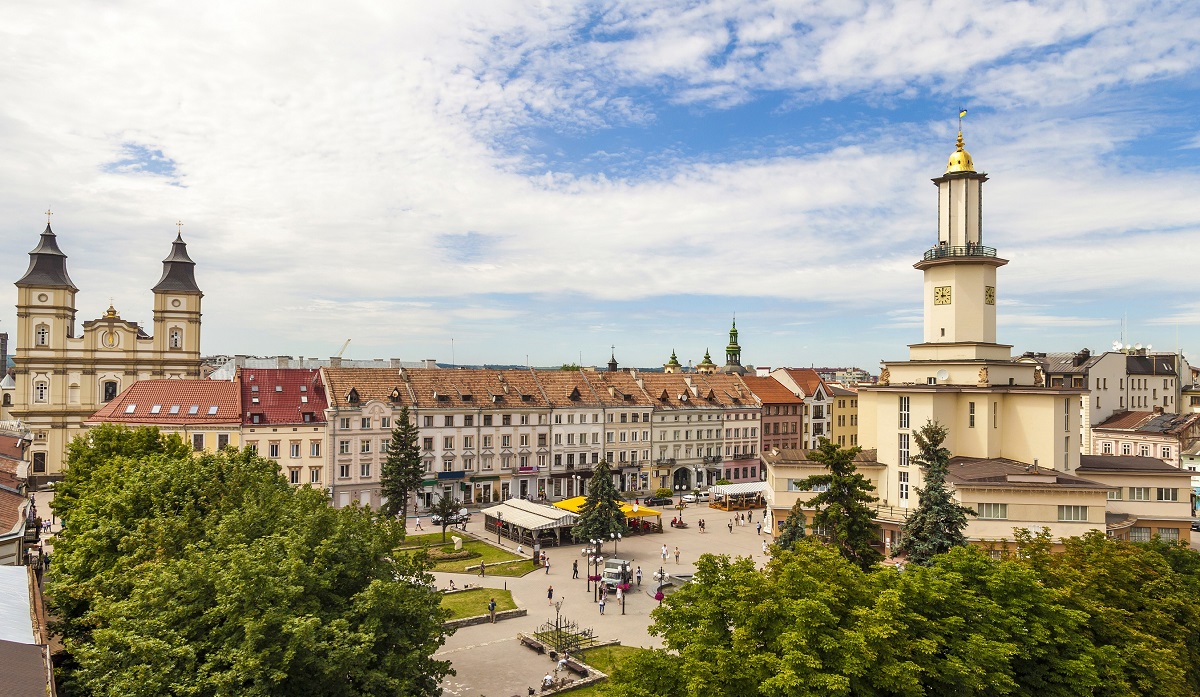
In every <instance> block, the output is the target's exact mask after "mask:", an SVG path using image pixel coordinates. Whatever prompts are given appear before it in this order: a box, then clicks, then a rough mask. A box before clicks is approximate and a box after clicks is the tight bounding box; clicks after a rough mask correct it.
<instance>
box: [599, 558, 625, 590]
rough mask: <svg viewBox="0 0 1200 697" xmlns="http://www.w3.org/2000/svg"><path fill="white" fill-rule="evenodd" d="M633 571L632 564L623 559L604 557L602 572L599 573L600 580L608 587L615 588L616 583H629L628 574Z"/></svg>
mask: <svg viewBox="0 0 1200 697" xmlns="http://www.w3.org/2000/svg"><path fill="white" fill-rule="evenodd" d="M632 573H633V565H632V564H630V563H629V562H628V561H626V560H624V559H605V560H604V572H603V573H602V574H600V580H601V582H602V583H604V585H606V586H608V587H609V588H610V589H612V588H616V587H617V584H618V583H629V579H630V575H631V574H632Z"/></svg>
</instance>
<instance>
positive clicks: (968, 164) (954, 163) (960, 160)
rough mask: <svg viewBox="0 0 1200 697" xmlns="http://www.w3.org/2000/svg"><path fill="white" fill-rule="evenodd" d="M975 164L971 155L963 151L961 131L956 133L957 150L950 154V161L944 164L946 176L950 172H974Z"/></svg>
mask: <svg viewBox="0 0 1200 697" xmlns="http://www.w3.org/2000/svg"><path fill="white" fill-rule="evenodd" d="M974 171H975V162H974V161H973V160H971V153H969V152H967V151H966V150H963V139H962V131H959V132H958V149H957V150H955V151H954V152H952V153H950V161H949V162H947V163H946V174H950V173H951V172H974Z"/></svg>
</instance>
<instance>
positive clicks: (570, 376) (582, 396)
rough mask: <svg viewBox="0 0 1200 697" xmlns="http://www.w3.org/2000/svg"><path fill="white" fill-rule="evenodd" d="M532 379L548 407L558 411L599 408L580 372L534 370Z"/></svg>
mask: <svg viewBox="0 0 1200 697" xmlns="http://www.w3.org/2000/svg"><path fill="white" fill-rule="evenodd" d="M533 375H534V378H535V379H536V380H537V383H538V384H539V385H540V386H541V388H542V391H543V392H544V393H545V394H546V399H547V401H549V403H550V406H552V407H555V408H558V409H564V408H566V409H570V408H572V407H599V406H601V402H600V397H598V396H597V395H596V393H595V391H594V390H592V386H591V385H590V384H588V381H587V379H586V378H584V376H583V371H581V370H535V371H533Z"/></svg>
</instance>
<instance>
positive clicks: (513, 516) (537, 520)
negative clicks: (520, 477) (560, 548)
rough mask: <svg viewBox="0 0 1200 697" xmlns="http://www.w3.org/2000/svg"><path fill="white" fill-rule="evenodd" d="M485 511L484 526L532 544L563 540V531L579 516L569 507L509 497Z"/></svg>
mask: <svg viewBox="0 0 1200 697" xmlns="http://www.w3.org/2000/svg"><path fill="white" fill-rule="evenodd" d="M482 513H483V525H484V529H485V530H487V531H488V532H492V533H496V532H498V533H499V534H500V535H503V536H504V537H507V538H509V539H510V540H516V541H517V542H519V543H522V544H529V545H533V544H546V543H548V542H553V544H556V545H557V544H561V543H562V531H563V530H564V529H569V528H571V527H573V526H574V525H575V523H576V522H578V520H579V516H578V515H576V514H574V513H571V512H570V511H564V510H563V509H561V508H555V507H554V506H546V505H543V504H540V503H533V502H532V501H524V500H522V499H509V500H507V501H505V502H504V503H501V504H499V505H496V506H492V507H491V508H485V509H483V511H482Z"/></svg>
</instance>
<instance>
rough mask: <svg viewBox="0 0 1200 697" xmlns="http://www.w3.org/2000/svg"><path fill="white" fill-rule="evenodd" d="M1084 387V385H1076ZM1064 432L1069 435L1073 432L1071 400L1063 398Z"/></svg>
mask: <svg viewBox="0 0 1200 697" xmlns="http://www.w3.org/2000/svg"><path fill="white" fill-rule="evenodd" d="M1076 387H1082V385H1076ZM1063 430H1064V431H1066V432H1067V433H1070V432H1071V398H1070V397H1064V398H1063Z"/></svg>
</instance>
